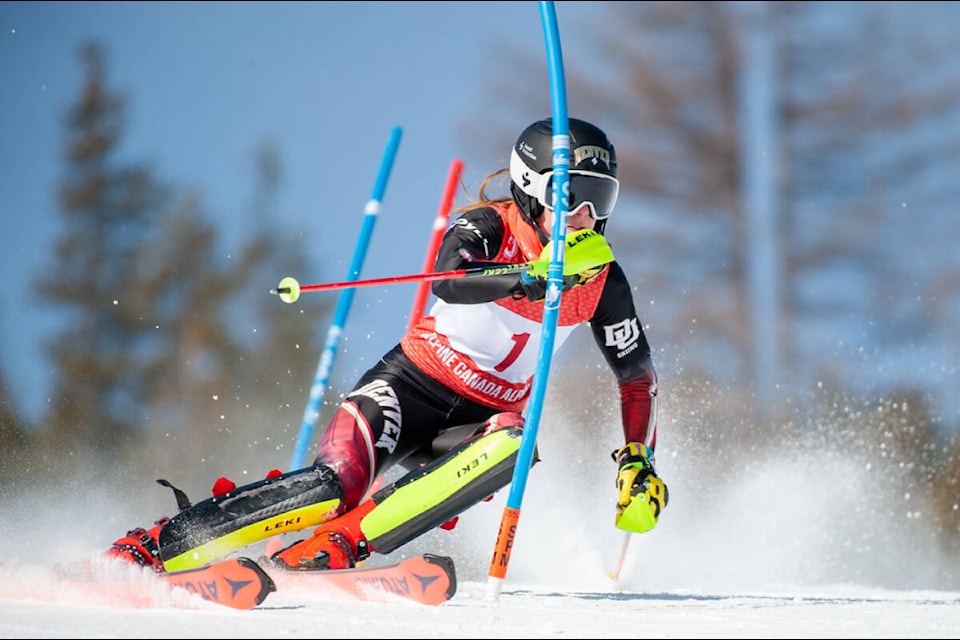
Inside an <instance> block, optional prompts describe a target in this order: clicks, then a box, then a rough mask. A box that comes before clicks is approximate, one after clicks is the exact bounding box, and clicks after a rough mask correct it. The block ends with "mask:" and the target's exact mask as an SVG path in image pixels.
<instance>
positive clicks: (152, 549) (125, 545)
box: [107, 518, 169, 573]
mask: <svg viewBox="0 0 960 640" xmlns="http://www.w3.org/2000/svg"><path fill="white" fill-rule="evenodd" d="M168 521H169V518H161V519H160V520H157V522H156V524H155V526H154V527H153V528H152V529H150V530H149V531H148V530H146V529H144V528H142V527H137V528H136V529H131V530H130V531H127V535H125V536H124V537H122V538H120V539H118V540H117V541H116V542H114V543H113V546H111V547H110V549H108V550H107V556H109V557H111V558H119V559H121V560H124V561H126V562H130V563H132V564H136V565H139V566H141V567H149V568H150V569H153V571H154V572H155V573H164V572H165V569H164V568H163V560H161V559H160V545H159V544H158V543H157V538H158V537H159V536H160V529H162V528H163V525H165V524H167V522H168Z"/></svg>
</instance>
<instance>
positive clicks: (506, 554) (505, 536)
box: [487, 2, 570, 600]
mask: <svg viewBox="0 0 960 640" xmlns="http://www.w3.org/2000/svg"><path fill="white" fill-rule="evenodd" d="M540 17H541V21H542V22H543V33H544V39H545V41H546V46H547V66H548V68H549V72H550V96H551V101H552V110H553V194H552V203H553V205H554V206H553V211H554V216H555V218H554V220H553V229H552V230H551V238H550V239H551V241H552V249H551V253H550V264H549V267H548V268H547V295H546V299H545V300H544V306H543V334H542V336H541V340H540V352H539V354H538V356H537V368H536V371H535V372H534V376H533V388H532V390H531V395H530V403H529V404H528V405H527V412H526V415H525V416H524V425H523V435H522V436H521V438H520V450H519V452H518V453H517V463H516V466H515V467H514V469H513V479H512V480H511V484H510V493H509V495H508V496H507V504H506V506H505V507H504V510H503V517H502V518H501V521H500V530H499V531H498V533H497V543H496V546H495V548H494V552H493V559H492V560H491V562H490V571H489V573H488V575H489V580H488V583H487V597H488V599H491V600H496V599H498V598H499V596H500V587H501V584H502V582H503V580H504V579H505V578H506V574H507V565H508V564H509V562H510V551H511V549H512V548H513V542H514V538H515V536H516V530H517V523H518V521H519V520H520V506H521V504H522V502H523V493H524V491H525V490H526V486H527V476H528V475H529V472H530V466H531V464H533V454H534V451H535V449H536V444H537V431H538V430H539V428H540V414H541V412H542V407H543V399H544V396H545V395H546V389H547V378H548V377H549V374H550V361H551V360H552V358H553V345H554V343H555V342H556V334H557V320H558V317H559V315H560V298H561V295H562V292H563V261H564V257H565V254H566V246H567V213H568V212H569V209H570V201H569V193H570V190H569V185H568V183H569V180H570V121H569V118H568V117H567V88H566V80H565V79H564V72H563V56H562V52H561V49H560V33H559V29H558V28H557V15H556V11H555V10H554V6H553V2H540Z"/></svg>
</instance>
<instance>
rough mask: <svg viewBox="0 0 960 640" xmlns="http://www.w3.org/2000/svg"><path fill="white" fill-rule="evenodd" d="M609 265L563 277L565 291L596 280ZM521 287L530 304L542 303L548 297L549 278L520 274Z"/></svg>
mask: <svg viewBox="0 0 960 640" xmlns="http://www.w3.org/2000/svg"><path fill="white" fill-rule="evenodd" d="M606 266H607V265H605V264H604V265H600V266H599V267H594V268H592V269H587V270H585V271H581V272H580V273H574V274H572V275H569V276H563V290H564V291H569V290H570V289H573V288H574V287H579V286H580V285H582V284H586V283H588V282H590V281H591V280H593V279H594V278H596V277H597V276H598V275H600V273H602V272H603V269H604V268H605V267H606ZM520 286H521V287H523V293H524V294H525V295H526V296H527V300H529V301H530V302H540V301H541V300H543V299H544V298H545V297H546V295H547V277H546V275H542V276H540V275H533V274H531V273H530V272H529V271H524V272H522V273H521V274H520Z"/></svg>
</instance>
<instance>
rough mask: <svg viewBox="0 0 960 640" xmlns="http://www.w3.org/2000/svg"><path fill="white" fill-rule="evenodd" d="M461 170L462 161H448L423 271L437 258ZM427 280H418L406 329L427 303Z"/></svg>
mask: <svg viewBox="0 0 960 640" xmlns="http://www.w3.org/2000/svg"><path fill="white" fill-rule="evenodd" d="M462 170H463V161H462V160H460V159H456V160H454V161H453V162H452V163H450V173H448V174H447V184H446V186H445V187H444V189H443V196H442V197H441V198H440V208H439V209H438V210H437V217H436V218H434V219H433V235H431V236H430V245H429V246H428V247H427V257H426V258H425V259H424V261H423V271H424V273H429V272H431V271H433V268H434V262H435V261H436V259H437V250H439V248H440V242H441V241H442V240H443V233H444V231H446V229H447V221H448V220H449V219H450V207H451V206H453V195H454V191H455V190H456V188H457V182H458V181H459V180H460V172H461V171H462ZM428 283H429V280H423V281H421V282H420V286H419V287H418V288H417V295H416V296H415V297H414V299H413V308H412V309H411V310H410V320H409V323H408V325H407V330H408V331H409V330H410V329H412V328H413V325H415V324H416V323H417V321H418V320H420V318H421V316H423V309H424V307H425V306H426V305H427V296H428V295H429V291H430V287H429V286H428Z"/></svg>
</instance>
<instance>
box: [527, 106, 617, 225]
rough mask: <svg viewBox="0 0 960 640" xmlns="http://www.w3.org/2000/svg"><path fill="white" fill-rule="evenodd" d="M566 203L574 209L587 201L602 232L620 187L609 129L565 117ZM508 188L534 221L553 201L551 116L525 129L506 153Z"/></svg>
mask: <svg viewBox="0 0 960 640" xmlns="http://www.w3.org/2000/svg"><path fill="white" fill-rule="evenodd" d="M569 128H570V174H569V183H568V184H569V189H570V194H569V195H570V204H569V210H570V211H573V210H575V209H576V208H577V207H578V206H580V205H581V204H583V203H588V204H589V205H590V207H589V208H590V216H591V217H592V218H593V219H594V220H595V221H596V222H595V224H594V229H595V230H596V231H598V232H599V233H603V228H604V227H605V226H606V223H607V218H608V217H609V216H610V214H611V213H612V212H613V207H614V206H615V205H616V203H617V196H618V195H619V192H620V181H619V180H617V154H616V152H615V151H614V148H613V144H611V142H610V140H608V139H607V134H605V133H604V132H603V131H601V130H600V129H599V128H597V127H596V126H594V125H592V124H590V123H589V122H586V121H584V120H579V119H577V118H569ZM510 192H511V193H512V194H513V198H514V200H515V201H516V202H517V206H518V207H519V208H520V212H521V214H522V215H523V217H524V218H526V219H527V221H529V222H530V223H531V224H532V225H533V226H534V227H536V228H537V229H539V228H540V227H539V225H538V224H537V221H538V219H539V218H540V216H542V215H543V209H544V207H552V203H553V126H552V118H546V119H543V120H539V121H537V122H534V123H533V124H532V125H530V126H529V127H527V128H526V129H524V130H523V133H521V134H520V137H519V138H517V142H516V144H515V145H513V151H512V152H511V154H510Z"/></svg>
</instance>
